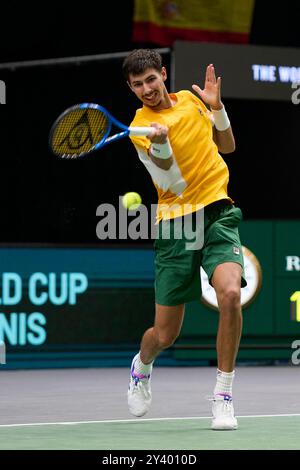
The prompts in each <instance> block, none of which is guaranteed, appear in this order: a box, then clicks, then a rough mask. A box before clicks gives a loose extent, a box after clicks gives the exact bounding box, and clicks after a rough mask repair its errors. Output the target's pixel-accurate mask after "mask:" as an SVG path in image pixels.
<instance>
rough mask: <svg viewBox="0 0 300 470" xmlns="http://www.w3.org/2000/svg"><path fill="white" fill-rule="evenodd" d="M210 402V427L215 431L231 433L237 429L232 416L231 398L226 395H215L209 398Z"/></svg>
mask: <svg viewBox="0 0 300 470" xmlns="http://www.w3.org/2000/svg"><path fill="white" fill-rule="evenodd" d="M211 401H212V414H213V419H212V425H211V429H213V430H215V431H232V430H234V429H237V428H238V423H237V420H236V418H235V416H234V408H233V402H232V397H231V396H230V395H227V394H225V393H224V394H222V393H220V394H217V395H214V396H213V398H211Z"/></svg>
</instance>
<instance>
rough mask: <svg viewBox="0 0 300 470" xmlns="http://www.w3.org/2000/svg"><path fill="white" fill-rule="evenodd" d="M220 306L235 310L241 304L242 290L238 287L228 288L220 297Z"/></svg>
mask: <svg viewBox="0 0 300 470" xmlns="http://www.w3.org/2000/svg"><path fill="white" fill-rule="evenodd" d="M218 300H219V304H220V305H221V306H226V307H230V308H232V309H234V308H235V307H239V306H240V303H241V290H240V288H238V287H232V286H230V287H228V288H226V289H224V290H223V291H222V292H221V293H220V295H219V299H218Z"/></svg>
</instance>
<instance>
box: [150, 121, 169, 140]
mask: <svg viewBox="0 0 300 470" xmlns="http://www.w3.org/2000/svg"><path fill="white" fill-rule="evenodd" d="M150 126H151V127H153V132H152V133H151V135H149V136H148V138H149V140H150V141H151V142H153V143H154V144H165V143H166V141H167V138H168V132H169V129H168V127H167V126H163V125H162V124H158V123H157V122H152V123H151V124H150Z"/></svg>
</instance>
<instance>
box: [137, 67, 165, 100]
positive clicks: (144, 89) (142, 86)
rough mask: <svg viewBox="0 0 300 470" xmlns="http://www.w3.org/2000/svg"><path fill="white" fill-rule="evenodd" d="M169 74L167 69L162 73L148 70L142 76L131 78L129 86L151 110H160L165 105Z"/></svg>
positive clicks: (163, 69)
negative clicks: (166, 81) (166, 84)
mask: <svg viewBox="0 0 300 470" xmlns="http://www.w3.org/2000/svg"><path fill="white" fill-rule="evenodd" d="M166 79H167V72H166V69H165V67H163V68H162V71H161V72H158V71H157V70H155V69H147V70H145V72H144V73H142V74H141V75H132V74H130V76H129V82H128V85H129V86H130V88H131V90H132V91H133V93H135V95H136V96H137V97H138V98H139V99H140V100H141V101H142V102H143V103H144V104H145V105H146V106H149V108H152V109H160V108H161V107H162V106H163V105H164V101H165V99H166V95H167V90H166V87H165V83H164V82H165V80H166Z"/></svg>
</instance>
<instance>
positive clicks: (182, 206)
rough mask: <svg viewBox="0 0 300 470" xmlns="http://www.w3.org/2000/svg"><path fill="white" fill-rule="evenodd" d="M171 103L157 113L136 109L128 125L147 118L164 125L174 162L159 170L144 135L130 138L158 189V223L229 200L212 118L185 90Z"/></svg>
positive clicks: (147, 121)
mask: <svg viewBox="0 0 300 470" xmlns="http://www.w3.org/2000/svg"><path fill="white" fill-rule="evenodd" d="M170 97H171V98H172V100H174V101H176V103H175V105H174V106H172V107H170V108H168V109H163V110H160V111H153V110H152V109H151V108H149V107H147V106H143V108H141V109H138V110H137V111H136V115H135V117H134V119H133V121H132V123H131V126H149V125H150V123H152V122H157V123H159V124H162V125H165V126H167V127H168V128H169V134H168V136H169V139H170V143H171V146H172V149H173V156H174V162H173V164H172V166H171V168H170V169H169V170H162V169H160V168H158V167H157V166H156V165H155V164H154V163H153V162H152V160H151V158H150V157H149V154H148V151H149V147H150V145H151V142H150V140H149V139H148V138H147V137H136V136H131V140H132V142H133V144H134V146H135V148H136V150H137V152H138V156H139V158H140V160H141V161H142V162H143V164H144V165H145V167H146V168H147V170H148V171H149V173H150V175H151V178H152V181H153V183H154V185H155V187H156V189H157V193H158V208H157V221H159V220H161V219H172V218H174V217H179V216H182V215H186V214H190V213H191V212H195V211H196V210H199V209H200V208H202V207H203V206H207V205H208V204H211V203H212V202H215V201H218V200H220V199H229V200H231V199H230V198H229V197H228V194H227V185H228V181H229V172H228V168H227V165H226V163H225V162H224V160H223V158H222V157H221V156H220V155H219V153H218V148H217V146H216V144H215V143H214V141H213V138H212V127H213V120H212V117H211V113H210V111H209V110H208V109H207V108H206V106H205V105H204V103H203V102H202V101H201V100H200V99H199V98H197V97H196V96H195V95H194V94H193V93H191V92H190V91H188V90H182V91H179V92H178V93H171V94H170Z"/></svg>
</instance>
